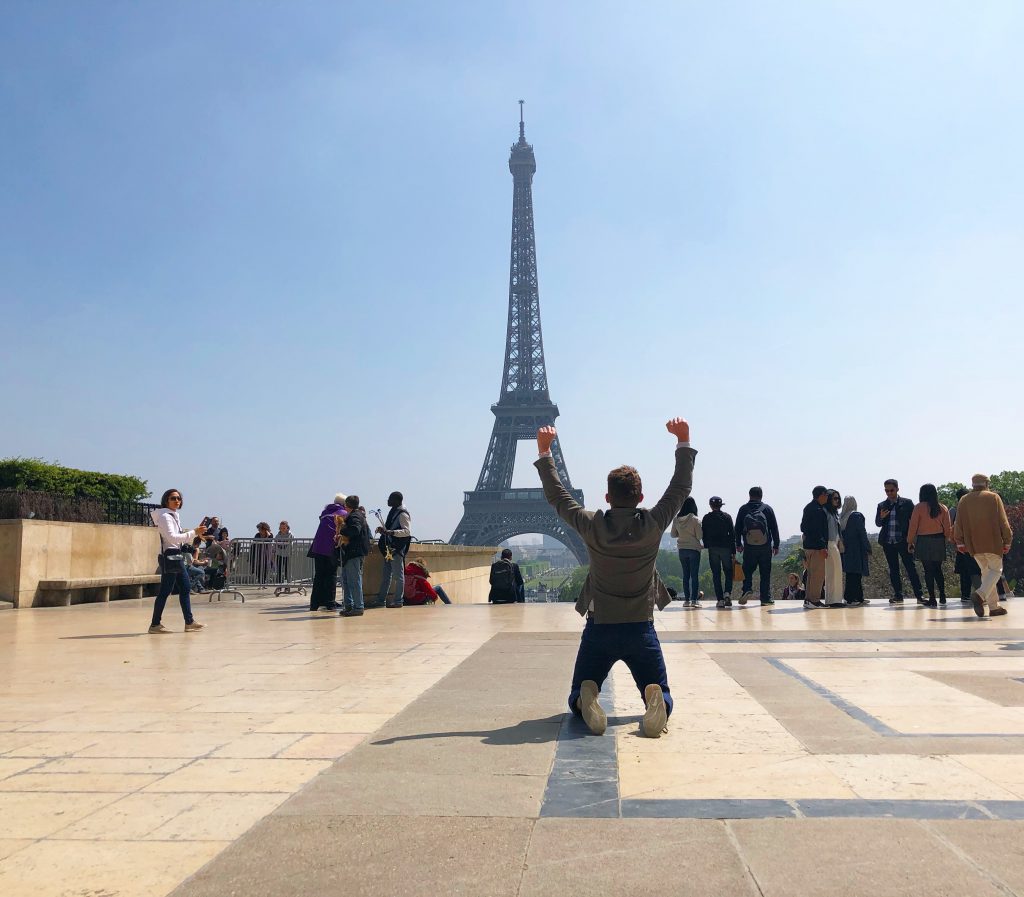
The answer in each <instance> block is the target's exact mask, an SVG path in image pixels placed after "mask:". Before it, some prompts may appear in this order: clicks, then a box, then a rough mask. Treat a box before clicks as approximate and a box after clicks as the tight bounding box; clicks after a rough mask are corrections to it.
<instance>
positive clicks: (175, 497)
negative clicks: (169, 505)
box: [167, 495, 181, 501]
mask: <svg viewBox="0 0 1024 897" xmlns="http://www.w3.org/2000/svg"><path fill="white" fill-rule="evenodd" d="M167 500H168V501H181V496H180V495H168V496H167Z"/></svg>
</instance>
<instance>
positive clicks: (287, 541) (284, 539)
mask: <svg viewBox="0 0 1024 897" xmlns="http://www.w3.org/2000/svg"><path fill="white" fill-rule="evenodd" d="M294 538H295V537H294V536H293V535H292V528H291V527H290V526H289V525H288V521H287V520H282V521H281V522H280V523H279V524H278V527H277V535H276V536H274V555H275V558H274V559H275V560H276V561H277V570H276V573H277V581H278V582H279V583H282V582H288V555H289V553H290V552H291V547H292V540H293V539H294Z"/></svg>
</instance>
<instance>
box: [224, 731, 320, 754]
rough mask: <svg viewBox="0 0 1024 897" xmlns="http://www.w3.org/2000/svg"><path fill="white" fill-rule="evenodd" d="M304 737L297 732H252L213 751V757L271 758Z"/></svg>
mask: <svg viewBox="0 0 1024 897" xmlns="http://www.w3.org/2000/svg"><path fill="white" fill-rule="evenodd" d="M300 738H302V736H301V735H298V734H297V733H295V732H281V733H276V732H250V733H249V734H248V735H241V736H239V737H238V738H235V739H233V740H231V741H229V742H228V743H227V744H225V745H223V746H221V747H219V748H217V749H216V750H215V751H213V752H212V753H211V754H210V756H211V757H232V758H239V759H252V760H260V759H269V758H271V757H275V756H277V755H278V754H279V753H281V752H282V751H285V750H287V749H288V748H289V747H291V746H292V745H293V744H294V743H295V742H296V741H298V740H299V739H300Z"/></svg>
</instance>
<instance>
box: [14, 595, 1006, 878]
mask: <svg viewBox="0 0 1024 897" xmlns="http://www.w3.org/2000/svg"><path fill="white" fill-rule="evenodd" d="M148 609H149V602H138V601H126V602H116V603H114V604H111V605H91V606H81V607H75V608H54V609H39V610H22V611H0V696H2V702H0V894H4V895H5V897H6V895H11V897H14V895H21V894H26V895H27V894H32V895H34V897H46V895H86V894H87V895H104V897H114V895H163V894H167V893H170V892H171V891H172V890H174V889H175V888H178V887H179V886H180V889H179V890H180V893H181V894H210V895H214V894H217V895H222V894H230V893H250V894H272V895H273V894H308V893H339V894H341V893H345V894H381V895H384V894H386V895H392V894H436V893H459V894H481V895H499V894H522V895H532V894H537V895H540V894H551V893H558V894H576V893H580V894H583V893H588V894H592V893H598V892H605V893H624V894H628V893H640V892H642V891H647V890H652V889H656V890H658V891H659V892H664V893H668V894H676V893H678V894H689V893H694V894H697V893H700V894H705V893H726V894H758V893H763V894H767V895H783V894H787V895H788V894H801V895H807V894H817V893H821V894H825V893H828V894H830V895H834V894H835V893H837V892H839V893H862V892H867V891H873V892H876V893H881V894H887V893H893V894H897V893H898V894H928V895H935V894H951V895H952V894H957V895H964V894H969V895H970V894H1003V895H1006V894H1012V893H1021V894H1024V821H1022V820H1024V630H1022V629H1019V628H1016V627H1018V626H1024V604H1021V605H1020V606H1019V607H1015V606H1014V603H1011V604H1010V605H1009V609H1010V614H1009V615H1008V616H1006V617H1003V618H1000V619H997V620H978V619H976V618H975V617H974V615H973V613H972V612H970V611H969V610H963V609H961V607H960V606H959V605H958V604H957V605H954V606H951V607H950V608H949V609H946V610H927V609H918V608H916V607H910V606H904V607H903V608H890V607H888V606H884V607H881V606H872V607H870V608H866V609H861V610H840V611H833V610H830V611H812V612H803V611H802V610H801V609H799V608H796V607H788V606H781V605H780V606H777V607H775V608H772V609H761V608H759V607H754V606H751V607H749V608H746V609H739V608H736V609H734V610H733V611H731V612H719V611H715V610H714V609H710V608H708V609H704V610H701V611H691V610H684V609H682V608H681V607H678V606H673V607H672V608H670V609H669V610H668V611H666V612H664V613H662V614H660V615H659V618H658V627H659V631H660V633H661V635H662V640H663V643H664V647H665V654H666V659H667V662H668V666H669V674H670V680H671V683H672V693H673V696H674V698H675V700H676V712H675V713H674V715H673V717H672V719H671V721H670V725H669V732H668V734H667V735H666V736H665V737H663V738H661V739H657V740H648V739H643V738H641V737H639V734H638V731H637V726H636V718H637V715H638V714H639V712H640V710H641V709H642V708H641V705H640V700H639V696H638V694H637V692H636V689H635V686H634V685H633V683H632V680H631V678H630V676H629V674H628V672H627V671H626V670H624V669H622V668H617V669H616V671H615V672H614V673H613V676H612V679H611V680H610V681H609V683H608V685H607V687H606V689H605V692H604V694H603V696H602V700H603V702H604V703H605V705H606V707H607V708H608V710H609V715H610V719H611V726H610V729H609V732H608V734H607V735H606V736H605V737H604V738H594V737H593V736H590V735H589V734H587V733H585V732H584V731H581V729H580V727H579V725H578V724H577V723H576V721H574V720H571V719H569V718H568V717H566V715H565V714H564V713H563V708H564V695H565V692H566V686H567V680H568V677H569V675H570V672H571V668H572V661H573V657H574V654H575V647H576V643H577V640H578V633H579V630H580V626H581V621H580V620H579V618H578V617H577V616H576V615H575V614H574V613H573V611H572V608H571V607H569V606H559V605H526V606H522V605H520V606H505V607H497V608H491V607H485V606H482V607H466V606H454V607H438V608H405V609H403V610H400V611H390V610H388V611H385V610H379V611H374V612H368V613H367V614H366V616H364V617H363V618H361V619H358V620H342V619H339V618H337V617H335V616H333V615H332V616H328V615H312V614H310V613H309V612H308V611H307V610H306V609H305V606H304V604H303V603H302V599H301V598H298V599H296V598H289V597H288V596H283V597H282V598H279V599H273V598H251V599H250V600H249V601H248V602H246V604H245V605H242V604H240V603H228V602H224V603H221V604H217V603H214V604H212V605H208V604H205V603H202V602H201V600H200V603H199V604H197V617H198V618H199V619H200V620H201V621H203V622H205V623H207V624H208V628H207V629H206V630H204V631H203V632H201V633H196V634H189V635H185V634H184V633H181V632H176V633H175V634H174V635H169V636H160V637H156V636H148V635H145V634H143V633H144V629H145V627H146V625H147V623H148ZM1018 617H1020V620H1018ZM165 622H168V623H171V624H172V625H174V627H175V628H178V629H180V627H181V623H180V619H177V620H176V619H175V610H174V608H169V610H168V613H167V616H166V618H165ZM652 876H653V878H652Z"/></svg>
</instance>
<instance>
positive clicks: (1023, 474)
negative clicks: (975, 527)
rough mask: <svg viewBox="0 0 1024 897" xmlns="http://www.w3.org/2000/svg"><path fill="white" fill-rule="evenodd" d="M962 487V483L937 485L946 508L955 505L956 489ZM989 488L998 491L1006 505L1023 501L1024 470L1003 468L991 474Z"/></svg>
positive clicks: (940, 498) (940, 499)
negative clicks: (1000, 471)
mask: <svg viewBox="0 0 1024 897" xmlns="http://www.w3.org/2000/svg"><path fill="white" fill-rule="evenodd" d="M963 488H964V484H963V483H943V484H942V485H941V486H939V501H941V502H942V503H943V504H944V505H945V506H946V507H947V508H952V507H955V506H956V501H957V499H956V493H957V490H958V489H963ZM989 489H991V490H992V491H993V492H998V493H999V495H1000V497H1001V498H1002V499H1003V504H1004V505H1006V506H1007V507H1009V506H1010V505H1018V504H1020V503H1021V502H1024V470H1004V471H1003V472H1002V473H996V474H993V475H992V476H991V477H990V478H989Z"/></svg>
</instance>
